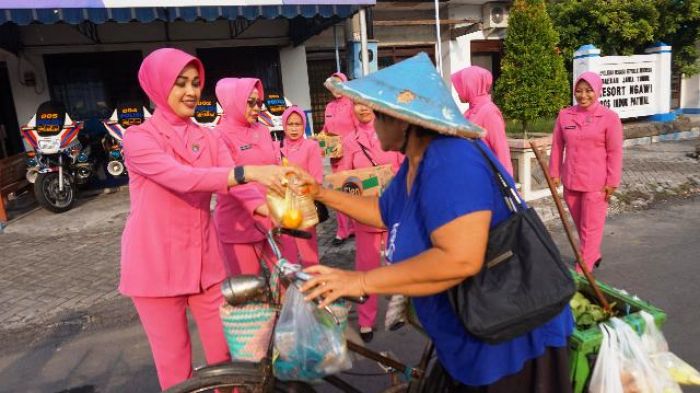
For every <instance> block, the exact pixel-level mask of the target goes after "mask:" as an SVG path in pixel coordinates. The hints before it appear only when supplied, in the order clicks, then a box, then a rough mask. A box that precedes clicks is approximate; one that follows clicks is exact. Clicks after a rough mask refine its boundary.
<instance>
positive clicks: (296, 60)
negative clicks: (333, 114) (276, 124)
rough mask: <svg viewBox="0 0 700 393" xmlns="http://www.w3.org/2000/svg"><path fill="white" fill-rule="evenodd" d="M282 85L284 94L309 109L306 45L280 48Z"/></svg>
mask: <svg viewBox="0 0 700 393" xmlns="http://www.w3.org/2000/svg"><path fill="white" fill-rule="evenodd" d="M280 66H281V67H282V70H283V72H282V85H283V86H284V96H285V97H286V98H287V99H289V100H290V101H291V102H292V103H293V104H295V105H299V106H300V107H302V109H304V110H311V92H310V90H309V73H308V69H307V65H306V47H305V46H304V45H299V46H297V47H291V46H290V47H286V48H282V49H280Z"/></svg>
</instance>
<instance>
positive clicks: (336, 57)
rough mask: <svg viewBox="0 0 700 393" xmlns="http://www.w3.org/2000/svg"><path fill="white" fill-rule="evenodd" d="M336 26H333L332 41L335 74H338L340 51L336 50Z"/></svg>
mask: <svg viewBox="0 0 700 393" xmlns="http://www.w3.org/2000/svg"><path fill="white" fill-rule="evenodd" d="M337 27H338V25H333V40H334V41H335V72H340V50H339V49H338V29H337Z"/></svg>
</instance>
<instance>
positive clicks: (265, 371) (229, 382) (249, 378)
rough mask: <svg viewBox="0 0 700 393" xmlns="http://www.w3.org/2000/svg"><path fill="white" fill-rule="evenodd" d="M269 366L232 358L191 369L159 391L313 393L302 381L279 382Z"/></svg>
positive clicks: (194, 392) (171, 392)
mask: <svg viewBox="0 0 700 393" xmlns="http://www.w3.org/2000/svg"><path fill="white" fill-rule="evenodd" d="M271 375H272V370H271V368H270V365H269V364H268V363H267V362H263V363H248V362H234V363H224V364H219V365H213V366H207V367H204V368H201V369H199V370H197V371H195V375H194V376H193V377H192V378H190V379H188V380H187V381H184V382H182V383H180V384H177V385H175V386H172V387H170V388H169V389H168V390H166V391H165V392H163V393H200V392H202V393H203V392H214V391H215V390H216V389H219V391H220V392H221V393H225V392H230V391H233V388H237V390H238V391H239V392H240V393H269V392H274V393H315V392H316V391H315V390H314V389H313V388H312V387H311V386H309V385H307V384H305V383H303V382H282V381H278V380H276V379H273V378H272V377H270V376H271Z"/></svg>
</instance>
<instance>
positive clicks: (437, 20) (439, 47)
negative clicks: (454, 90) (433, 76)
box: [435, 0, 442, 76]
mask: <svg viewBox="0 0 700 393" xmlns="http://www.w3.org/2000/svg"><path fill="white" fill-rule="evenodd" d="M435 32H436V33H435V34H436V40H435V43H436V44H437V56H435V63H436V66H437V71H438V73H439V74H440V76H442V39H441V38H440V36H441V34H440V2H439V0H435Z"/></svg>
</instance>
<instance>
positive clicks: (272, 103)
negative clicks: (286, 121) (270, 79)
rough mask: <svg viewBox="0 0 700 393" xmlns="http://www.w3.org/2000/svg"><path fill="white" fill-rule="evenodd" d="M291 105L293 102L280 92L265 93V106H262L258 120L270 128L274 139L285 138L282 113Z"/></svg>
mask: <svg viewBox="0 0 700 393" xmlns="http://www.w3.org/2000/svg"><path fill="white" fill-rule="evenodd" d="M290 105H292V103H291V102H289V100H287V99H286V98H285V97H283V96H281V95H280V94H277V93H270V94H267V95H265V101H264V104H263V107H262V108H260V114H259V115H258V122H260V123H262V124H263V125H264V126H266V127H267V128H268V129H269V130H270V134H272V140H274V141H281V140H282V139H283V138H284V125H283V124H282V114H283V113H284V110H285V109H287V107H288V106H290Z"/></svg>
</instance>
